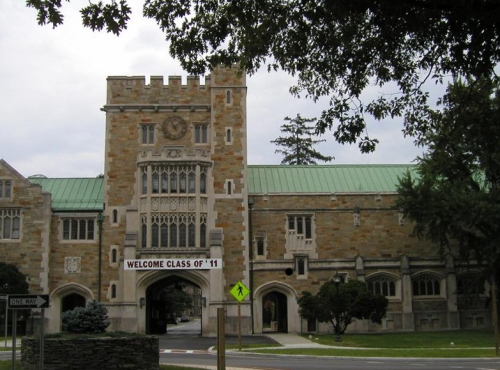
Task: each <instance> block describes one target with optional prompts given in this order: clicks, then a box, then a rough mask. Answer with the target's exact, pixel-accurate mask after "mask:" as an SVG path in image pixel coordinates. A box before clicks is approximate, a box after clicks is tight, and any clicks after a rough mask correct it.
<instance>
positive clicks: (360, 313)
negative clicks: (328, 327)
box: [298, 280, 389, 334]
mask: <svg viewBox="0 0 500 370" xmlns="http://www.w3.org/2000/svg"><path fill="white" fill-rule="evenodd" d="M298 303H299V306H300V310H299V314H300V315H301V316H302V317H303V318H305V319H317V320H318V321H319V322H328V323H330V324H332V326H333V329H334V331H335V334H343V333H344V332H345V330H346V329H347V327H348V326H349V324H351V323H352V322H353V321H354V320H355V319H367V320H371V321H372V322H375V323H378V324H380V323H381V322H382V318H384V317H385V314H386V310H387V304H388V303H389V302H388V300H387V298H386V297H384V296H381V295H373V294H372V293H371V292H369V291H368V290H367V288H366V284H365V283H363V282H361V281H358V280H350V281H349V282H347V283H340V284H338V285H336V284H335V283H334V282H333V281H332V280H330V281H327V282H326V283H325V284H323V285H322V286H321V288H320V289H319V292H318V294H316V295H315V296H313V295H312V294H311V293H309V292H303V293H302V297H300V298H299V301H298Z"/></svg>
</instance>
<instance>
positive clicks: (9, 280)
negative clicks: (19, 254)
mask: <svg viewBox="0 0 500 370" xmlns="http://www.w3.org/2000/svg"><path fill="white" fill-rule="evenodd" d="M28 287H29V285H28V282H27V281H26V276H24V274H22V273H21V272H20V271H19V270H18V269H17V267H16V266H14V265H12V264H9V263H4V262H0V293H1V294H28V293H29V291H28Z"/></svg>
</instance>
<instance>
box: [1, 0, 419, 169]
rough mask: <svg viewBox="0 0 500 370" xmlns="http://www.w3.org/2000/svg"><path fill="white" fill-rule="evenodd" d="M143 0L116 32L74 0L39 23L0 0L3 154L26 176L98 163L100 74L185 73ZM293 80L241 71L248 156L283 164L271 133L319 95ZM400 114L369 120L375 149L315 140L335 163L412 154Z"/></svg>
mask: <svg viewBox="0 0 500 370" xmlns="http://www.w3.org/2000/svg"><path fill="white" fill-rule="evenodd" d="M142 3H143V1H141V0H129V4H130V5H131V6H132V9H133V12H134V13H133V15H132V17H131V20H130V23H129V26H128V30H126V31H125V32H124V33H123V34H122V35H121V36H119V37H116V36H114V35H111V34H107V33H105V32H96V33H94V32H92V31H91V30H89V29H86V28H83V26H82V25H81V19H80V17H79V13H78V9H79V7H81V6H83V5H84V4H86V2H85V1H81V0H72V2H71V3H66V2H65V1H63V10H64V16H65V23H64V25H63V26H60V27H58V28H56V29H52V28H51V27H50V26H44V27H40V26H38V25H37V23H36V11H35V10H34V9H29V8H26V7H25V1H23V0H0V82H1V86H0V107H1V114H0V128H1V130H0V158H2V159H4V160H6V161H7V162H8V163H9V164H10V165H12V166H13V167H14V168H15V169H16V170H17V171H19V172H20V173H21V174H22V175H24V176H26V177H27V176H30V175H34V174H44V175H46V176H48V177H85V176H91V177H93V176H96V175H98V174H100V173H103V167H104V126H105V115H104V113H103V112H102V111H100V108H101V107H102V106H103V105H104V104H105V99H106V96H105V94H106V77H107V76H112V75H128V76H132V75H135V76H137V75H140V76H148V77H149V76H152V75H154V76H158V75H161V76H165V77H164V78H165V80H166V77H167V76H169V75H182V76H183V77H184V78H185V76H187V73H185V72H184V71H182V69H181V68H180V66H179V63H178V62H177V61H175V60H174V59H172V58H171V57H170V56H169V54H168V45H167V43H166V41H165V40H164V36H163V34H162V32H161V31H160V29H159V28H158V27H157V25H156V24H155V22H154V21H152V20H149V19H144V18H143V17H142ZM293 82H294V80H293V79H292V78H291V77H289V76H287V75H286V74H284V73H271V74H269V73H267V72H266V71H261V72H259V73H257V74H256V75H254V76H251V77H249V78H247V84H248V98H247V109H248V116H247V121H248V163H249V164H279V163H280V162H281V159H282V158H281V156H280V155H278V154H275V153H274V151H275V150H276V146H275V145H274V144H271V143H270V141H271V140H274V139H275V138H277V137H278V136H279V135H280V130H279V128H280V125H282V124H283V123H284V120H283V118H284V117H285V116H290V117H295V116H296V115H297V113H300V114H301V115H302V117H317V116H319V115H320V112H321V108H322V106H321V105H318V104H314V103H313V102H312V101H310V100H306V99H296V98H293V97H292V96H291V95H290V94H289V93H288V88H289V87H290V86H291V85H292V84H293ZM401 128H402V126H401V124H398V123H396V122H392V121H390V120H387V121H385V122H374V123H372V124H371V125H370V126H369V134H370V136H373V137H377V138H378V139H379V140H380V142H381V143H380V144H379V146H378V149H377V150H376V152H375V153H373V154H360V153H359V150H358V147H357V146H356V145H354V146H342V145H339V144H337V143H335V141H334V140H333V138H332V135H331V133H328V134H326V135H324V136H323V137H322V139H326V140H327V141H326V142H325V143H322V144H321V145H320V146H318V147H317V149H318V150H320V151H321V152H322V153H323V154H324V155H333V156H335V160H334V161H332V162H331V163H333V164H346V163H361V164H366V163H369V164H387V163H410V162H411V161H412V160H413V159H414V158H415V157H416V156H417V155H419V154H421V153H422V149H420V148H415V147H414V145H413V140H412V139H404V138H403V135H402V134H401Z"/></svg>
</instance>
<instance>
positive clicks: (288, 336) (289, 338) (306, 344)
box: [266, 333, 332, 348]
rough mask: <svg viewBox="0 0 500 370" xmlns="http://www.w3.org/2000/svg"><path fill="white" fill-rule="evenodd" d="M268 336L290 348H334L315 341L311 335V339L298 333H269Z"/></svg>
mask: <svg viewBox="0 0 500 370" xmlns="http://www.w3.org/2000/svg"><path fill="white" fill-rule="evenodd" d="M266 336H267V337H269V338H271V339H272V340H274V341H275V342H277V343H279V344H281V345H282V346H283V347H288V348H332V347H331V346H326V345H324V344H319V343H315V342H314V337H311V340H309V339H307V338H304V337H302V336H300V335H298V334H292V333H272V334H271V333H268V334H266Z"/></svg>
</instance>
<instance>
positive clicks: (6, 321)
mask: <svg viewBox="0 0 500 370" xmlns="http://www.w3.org/2000/svg"><path fill="white" fill-rule="evenodd" d="M0 301H5V343H4V347H5V348H7V334H9V333H8V331H7V325H8V324H9V322H8V318H7V317H8V316H9V315H8V314H7V313H8V312H9V311H7V295H5V294H1V295H0Z"/></svg>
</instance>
